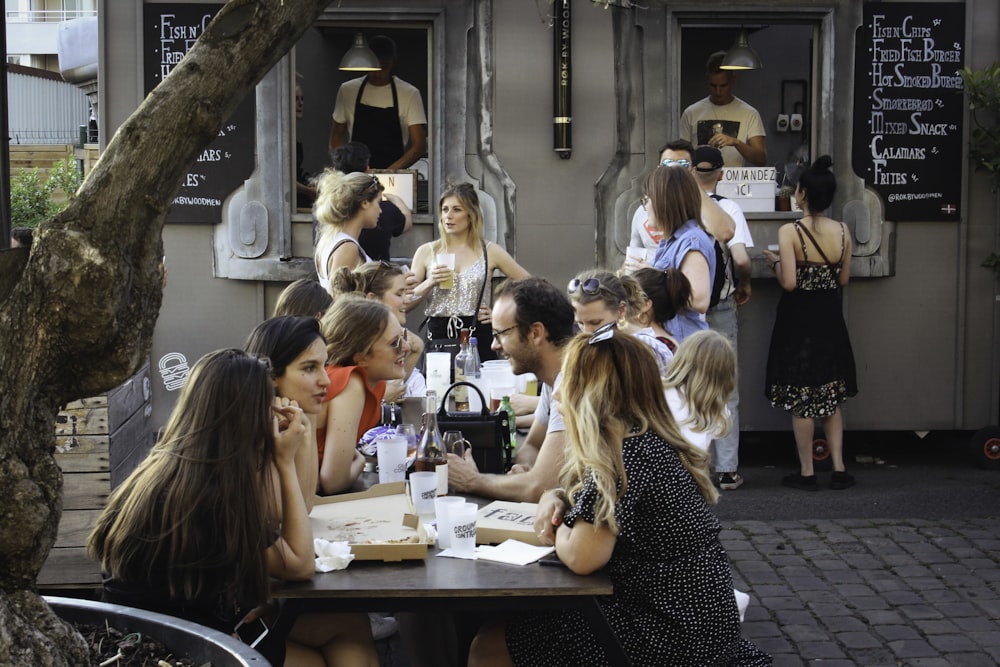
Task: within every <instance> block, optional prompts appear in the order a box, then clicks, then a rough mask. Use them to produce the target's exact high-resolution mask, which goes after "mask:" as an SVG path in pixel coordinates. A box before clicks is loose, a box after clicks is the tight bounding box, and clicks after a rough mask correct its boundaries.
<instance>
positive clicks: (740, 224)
mask: <svg viewBox="0 0 1000 667" xmlns="http://www.w3.org/2000/svg"><path fill="white" fill-rule="evenodd" d="M693 161H694V164H693V165H692V167H693V173H694V178H695V180H696V181H697V182H698V186H699V187H700V188H701V189H702V191H703V192H705V193H707V194H708V195H709V196H710V197H711V198H712V199H714V200H715V201H716V203H718V205H719V206H720V207H721V208H722V210H724V211H725V212H726V213H728V214H729V216H730V217H731V218H732V219H733V221H734V222H735V223H736V231H735V233H734V234H733V238H731V239H729V241H728V242H727V243H726V246H727V248H728V250H729V252H728V253H726V254H727V258H726V283H725V285H724V286H723V288H722V292H721V294H720V298H719V303H718V304H716V306H715V307H714V308H711V309H709V311H708V313H706V319H707V320H708V326H709V328H711V329H714V330H716V331H718V332H719V333H721V334H722V335H724V336H725V337H726V338H728V339H729V342H730V343H731V344H732V346H733V350H734V351H737V352H738V349H737V342H738V338H739V336H738V335H737V334H738V318H737V311H736V307H737V306H742V305H743V304H745V303H746V302H747V301H749V300H750V271H751V269H752V265H751V262H750V255H749V254H748V253H747V248H752V247H753V238H751V236H750V229H749V227H748V226H747V220H746V216H744V215H743V210H742V209H740V207H739V204H737V203H736V202H734V201H733V200H732V199H726V198H725V197H722V196H720V195H717V194H715V186H716V184H718V182H719V181H720V180H721V179H722V164H723V160H722V152H721V151H720V150H719V149H718V148H715V147H713V146H699V147H698V148H697V149H696V150H695V152H694V157H693ZM739 404H740V391H739V387H737V388H736V389H735V390H734V391H733V393H732V395H731V396H730V397H729V402H728V405H727V407H728V408H729V411H730V413H731V416H732V421H731V427H730V430H729V433H727V434H726V435H725V436H724V437H722V438H717V439H716V440H713V441H712V445H711V448H710V452H711V457H712V472H713V473H714V474H715V475H716V482H717V483H718V484H719V487H720V488H721V489H723V490H727V491H728V490H733V489H738V488H739V487H740V485H741V484H743V477H742V476H741V475H740V473H739V471H738V470H737V468H738V467H739V447H740V412H739Z"/></svg>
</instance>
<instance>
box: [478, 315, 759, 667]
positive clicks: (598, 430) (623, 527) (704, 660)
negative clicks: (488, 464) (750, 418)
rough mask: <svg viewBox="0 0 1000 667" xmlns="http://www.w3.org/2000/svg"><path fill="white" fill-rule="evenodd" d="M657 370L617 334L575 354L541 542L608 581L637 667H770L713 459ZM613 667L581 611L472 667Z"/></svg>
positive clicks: (613, 619)
mask: <svg viewBox="0 0 1000 667" xmlns="http://www.w3.org/2000/svg"><path fill="white" fill-rule="evenodd" d="M652 361H653V359H652V357H651V356H650V353H649V349H648V348H647V347H646V346H645V345H643V344H642V343H640V342H639V341H637V340H636V339H635V338H634V337H633V336H627V335H622V334H621V333H620V332H618V331H617V330H616V329H615V328H614V327H602V328H601V329H598V330H597V331H595V332H594V333H593V334H592V335H587V334H581V335H579V336H577V337H576V338H574V339H573V340H571V341H570V342H569V343H568V344H567V346H566V350H565V353H564V355H563V366H562V384H561V385H560V387H559V389H558V390H557V391H556V393H557V394H558V398H559V400H560V405H561V409H562V411H563V417H564V419H565V422H566V462H565V465H564V466H563V469H562V476H561V480H560V481H561V482H562V484H563V488H559V489H552V490H549V491H546V492H545V493H544V494H543V495H542V497H541V499H540V501H539V504H538V513H537V514H536V516H535V522H534V528H535V530H536V531H537V533H538V537H539V540H540V541H541V542H542V543H543V544H550V545H551V544H554V545H555V549H556V554H557V555H558V556H559V559H560V560H561V561H562V562H563V563H565V564H566V567H568V568H569V569H570V570H571V571H573V572H576V573H577V574H590V573H592V572H596V571H597V570H600V569H602V568H603V569H604V570H605V571H606V572H607V574H608V576H609V577H610V579H611V583H612V585H613V588H614V590H613V592H612V594H611V595H610V596H608V597H606V598H600V599H598V604H599V606H600V608H601V611H602V612H603V615H604V616H605V617H606V618H607V620H608V623H609V625H610V626H611V628H612V630H613V631H614V633H615V635H616V636H617V638H618V640H619V642H620V643H621V646H622V648H623V649H624V651H625V653H626V654H627V655H628V657H629V659H630V660H631V664H633V665H636V667H654V666H655V667H661V666H663V665H727V666H730V667H750V666H754V667H756V666H760V667H764V666H765V665H770V664H771V659H770V657H769V656H767V655H766V654H764V653H762V652H761V651H760V650H758V649H757V647H756V646H754V645H753V644H752V643H750V642H749V641H747V640H745V639H743V638H742V637H741V636H740V634H741V633H740V620H739V612H738V609H737V604H736V598H735V596H734V595H733V588H732V584H733V579H732V574H731V573H730V569H729V562H728V560H727V558H726V552H725V550H724V549H723V547H722V544H721V543H720V542H719V531H720V530H721V528H722V527H721V525H720V524H719V521H718V519H717V518H716V517H715V515H714V514H712V510H711V509H710V507H709V506H710V504H712V503H714V502H715V501H716V500H717V499H718V495H719V494H718V491H716V490H715V487H714V486H713V485H712V480H711V476H710V474H709V469H708V457H707V455H706V454H705V453H704V452H702V451H700V450H699V449H697V448H696V447H694V446H693V445H691V444H690V443H688V442H687V441H686V440H685V439H684V437H683V436H682V435H681V432H680V430H679V429H678V427H677V424H676V422H675V421H674V419H673V417H672V416H671V414H670V410H669V408H668V407H667V403H666V399H665V398H664V395H663V391H662V388H661V383H660V378H659V375H658V374H657V372H656V367H655V365H654V364H653V363H652ZM608 664H610V663H609V659H608V657H607V656H606V655H605V653H604V650H603V648H602V647H601V646H600V644H599V643H598V641H597V639H596V638H595V636H594V634H593V632H592V631H591V629H590V625H589V623H588V622H587V620H586V617H585V616H584V615H583V614H582V613H581V612H579V611H555V612H549V613H539V614H529V615H521V616H519V617H517V618H516V619H512V620H510V621H508V622H507V623H506V624H505V625H490V626H487V627H486V628H485V629H483V630H482V631H480V633H479V635H477V637H476V639H475V641H474V642H473V645H472V651H471V653H470V656H469V665H470V667H483V666H484V665H491V666H492V665H497V666H499V665H504V666H506V665H531V666H532V667H535V666H538V665H566V666H567V667H570V666H572V667H576V666H577V665H593V666H597V665H608Z"/></svg>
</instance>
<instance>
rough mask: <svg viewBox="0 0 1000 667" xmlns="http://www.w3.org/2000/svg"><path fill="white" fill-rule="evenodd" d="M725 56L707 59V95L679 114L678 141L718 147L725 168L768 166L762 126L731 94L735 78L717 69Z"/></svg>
mask: <svg viewBox="0 0 1000 667" xmlns="http://www.w3.org/2000/svg"><path fill="white" fill-rule="evenodd" d="M725 57H726V52H725V51H716V52H715V53H713V54H712V55H710V56H709V57H708V61H707V62H706V63H705V77H706V79H707V80H708V90H709V95H708V97H706V98H704V99H701V100H699V101H697V102H695V103H694V104H692V105H691V106H689V107H688V108H687V109H685V110H684V113H683V114H681V138H683V139H687V140H688V141H690V142H691V143H693V144H694V145H696V146H702V145H704V144H708V145H709V146H713V147H714V148H718V149H719V150H720V151H722V157H723V159H724V160H725V166H727V167H745V166H747V165H754V166H757V167H763V166H764V165H765V164H766V163H767V147H766V146H765V142H764V136H765V135H764V124H763V123H761V120H760V114H759V113H757V110H756V109H754V108H753V107H752V106H750V105H749V104H747V103H746V102H744V101H743V100H741V99H740V98H738V97H736V96H734V95H733V84H734V82H735V80H736V75H735V74H734V73H733V72H732V71H729V70H724V69H721V68H720V65H722V60H723V58H725Z"/></svg>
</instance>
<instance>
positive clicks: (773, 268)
mask: <svg viewBox="0 0 1000 667" xmlns="http://www.w3.org/2000/svg"><path fill="white" fill-rule="evenodd" d="M778 264H781V260H780V259H776V260H774V264H772V265H771V270H772V271H777V270H778Z"/></svg>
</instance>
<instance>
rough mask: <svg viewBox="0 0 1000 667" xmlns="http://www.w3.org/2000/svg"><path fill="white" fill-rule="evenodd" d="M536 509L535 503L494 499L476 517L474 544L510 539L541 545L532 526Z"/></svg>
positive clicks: (497, 542)
mask: <svg viewBox="0 0 1000 667" xmlns="http://www.w3.org/2000/svg"><path fill="white" fill-rule="evenodd" d="M537 510H538V504H537V503H515V502H510V501H507V500H494V501H493V502H492V503H490V504H489V505H487V506H486V507H483V508H481V509H480V510H479V514H478V515H477V517H476V544H500V543H501V542H503V541H504V540H509V539H510V540H518V541H520V542H526V543H528V544H534V545H535V546H537V547H540V546H543V545H542V543H541V542H539V541H538V535H536V534H535V528H534V526H533V524H534V522H535V512H536V511H537Z"/></svg>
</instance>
